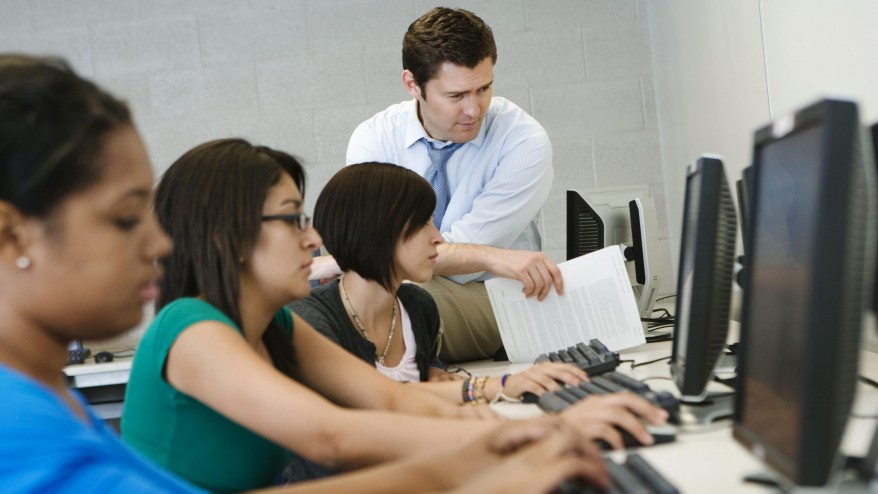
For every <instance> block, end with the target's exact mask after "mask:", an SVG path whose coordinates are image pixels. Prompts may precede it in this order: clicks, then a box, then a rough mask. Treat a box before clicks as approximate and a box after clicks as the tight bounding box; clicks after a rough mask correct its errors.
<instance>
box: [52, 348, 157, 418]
mask: <svg viewBox="0 0 878 494" xmlns="http://www.w3.org/2000/svg"><path fill="white" fill-rule="evenodd" d="M139 340H140V334H139V333H132V332H129V333H126V334H124V335H122V336H119V337H117V338H113V339H110V340H105V341H88V342H85V343H84V345H85V347H86V348H88V349H89V350H91V357H89V358H88V359H86V362H85V363H84V364H80V365H69V366H67V367H65V368H64V374H66V375H67V380H68V382H69V383H70V386H71V387H74V388H78V389H79V390H80V392H81V393H82V394H83V395H84V396H85V398H86V399H87V400H88V401H89V402H90V403H91V404H92V407H93V408H94V409H95V411H96V412H97V414H98V415H99V416H100V417H101V418H103V419H105V420H109V421H111V424H113V425H115V424H116V422H117V421H118V419H119V418H120V417H121V416H122V400H123V398H124V397H125V386H126V384H127V383H128V375H129V374H130V373H131V361H132V360H133V356H127V357H116V358H114V359H113V361H112V362H104V363H101V364H98V363H95V361H94V356H95V355H96V354H97V353H98V352H102V351H109V352H113V353H118V352H122V351H125V350H131V351H129V352H126V355H129V354H130V355H133V353H134V352H133V349H134V348H136V347H137V342H138V341H139Z"/></svg>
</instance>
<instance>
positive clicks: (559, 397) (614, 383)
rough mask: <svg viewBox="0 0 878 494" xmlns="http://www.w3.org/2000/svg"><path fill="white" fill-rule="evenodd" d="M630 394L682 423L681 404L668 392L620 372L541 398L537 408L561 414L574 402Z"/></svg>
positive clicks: (672, 419)
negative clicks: (656, 389) (593, 397)
mask: <svg viewBox="0 0 878 494" xmlns="http://www.w3.org/2000/svg"><path fill="white" fill-rule="evenodd" d="M620 391H631V392H633V393H635V394H638V395H640V396H642V397H643V398H645V399H646V400H647V401H649V402H651V403H652V404H654V405H656V406H658V407H661V408H663V409H665V411H667V412H668V422H670V423H672V424H678V423H679V422H680V401H679V400H678V399H677V398H676V397H675V396H674V395H672V394H671V393H669V392H667V391H654V390H653V389H652V388H650V387H649V385H648V384H646V383H643V382H640V381H638V380H637V379H634V378H633V377H630V376H626V375H625V374H622V373H619V372H607V373H604V374H602V375H599V376H594V377H592V378H591V381H590V382H587V381H584V382H581V383H579V384H578V385H577V386H567V387H564V388H561V389H559V390H557V391H553V392H550V393H546V394H544V395H542V396H540V397H539V399H538V400H537V405H538V406H539V407H540V408H541V409H542V410H543V411H545V412H548V413H558V412H560V411H561V410H564V409H565V408H567V407H569V406H570V405H572V404H573V403H576V402H577V401H579V400H581V399H583V398H585V397H587V396H590V395H594V394H599V395H603V394H609V393H617V392H620Z"/></svg>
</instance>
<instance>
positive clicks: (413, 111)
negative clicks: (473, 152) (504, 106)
mask: <svg viewBox="0 0 878 494" xmlns="http://www.w3.org/2000/svg"><path fill="white" fill-rule="evenodd" d="M406 104H407V106H408V108H407V110H408V112H407V113H408V118H407V119H406V129H405V147H406V149H408V148H410V147H412V146H413V145H415V144H416V143H417V142H418V141H420V140H421V139H423V138H427V139H430V136H428V135H427V131H426V130H424V126H423V125H422V124H421V121H420V120H418V100H416V99H414V98H412V99H411V100H410V101H408V102H406ZM487 134H488V115H485V119H484V120H482V127H481V128H480V129H479V135H477V136H476V138H475V139H473V140H471V141H468V142H465V143H463V144H474V145H476V146H477V147H482V143H483V142H484V141H485V136H486V135H487Z"/></svg>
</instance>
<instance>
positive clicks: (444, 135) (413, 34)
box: [315, 7, 563, 362]
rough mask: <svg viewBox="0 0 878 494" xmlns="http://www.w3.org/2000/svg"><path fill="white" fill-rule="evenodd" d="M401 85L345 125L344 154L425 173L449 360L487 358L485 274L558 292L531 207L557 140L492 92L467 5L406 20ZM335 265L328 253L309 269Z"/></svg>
mask: <svg viewBox="0 0 878 494" xmlns="http://www.w3.org/2000/svg"><path fill="white" fill-rule="evenodd" d="M402 62H403V63H402V65H403V71H402V83H403V86H404V88H405V90H406V91H407V92H408V93H409V94H410V95H411V97H412V99H411V100H409V101H405V102H402V103H399V104H396V105H393V106H390V107H388V108H387V109H386V110H384V111H382V112H379V113H378V114H376V115H375V116H373V117H372V118H370V119H368V120H366V121H365V122H363V123H361V124H360V125H359V126H358V127H357V128H356V130H354V132H353V134H352V135H351V138H350V142H349V144H348V149H347V157H346V161H347V163H348V164H355V163H364V162H370V161H377V162H384V163H396V164H399V165H401V166H404V167H406V168H409V169H411V170H413V171H415V172H416V173H418V174H419V175H421V176H423V177H424V178H426V179H427V180H428V182H430V184H431V186H432V187H433V188H434V189H435V191H436V196H437V199H438V200H437V203H436V207H435V211H434V214H433V221H434V224H435V226H436V228H437V229H438V230H439V231H440V233H441V234H442V237H443V238H444V240H445V242H444V243H443V244H441V245H439V246H438V250H439V254H440V255H439V258H438V260H437V263H436V266H435V273H434V274H435V276H434V277H433V278H432V279H431V280H430V281H428V282H426V283H424V284H423V286H424V287H425V288H426V289H427V290H428V291H429V292H430V293H431V294H432V296H433V298H434V299H435V300H436V304H437V306H438V307H439V314H440V315H441V318H442V327H443V336H442V338H443V345H442V351H441V353H440V357H441V358H442V360H443V361H445V362H460V361H467V360H476V359H482V358H488V357H492V356H494V354H495V352H497V350H498V348H500V347H501V343H502V342H501V340H500V333H499V330H498V329H497V321H496V319H495V318H494V313H493V311H492V309H491V305H490V302H489V300H488V296H487V293H486V291H485V286H484V283H483V282H484V280H486V279H488V278H490V277H492V276H500V277H504V278H511V279H516V280H519V281H521V283H522V285H523V289H522V290H523V291H524V292H525V293H526V294H527V295H528V296H537V297H538V298H539V299H540V300H542V299H544V298H545V297H546V295H548V293H549V291H550V290H551V289H552V288H554V289H555V290H556V291H557V292H558V293H559V294H561V293H563V279H562V277H561V272H560V270H559V269H558V267H557V266H556V265H555V264H554V263H553V262H552V261H551V260H549V258H548V257H546V256H545V255H544V254H543V253H542V252H540V251H541V248H542V239H541V236H540V231H539V228H538V226H537V217H538V215H539V212H540V210H541V208H542V207H543V205H544V204H545V202H546V199H547V198H548V196H549V191H550V188H551V185H552V176H553V171H552V145H551V142H550V141H549V137H548V135H547V134H546V131H545V130H544V129H543V127H542V126H541V125H540V124H539V123H538V122H537V121H536V120H534V118H533V117H531V116H530V115H528V114H527V113H526V112H525V111H524V110H522V109H521V108H519V107H518V106H517V105H515V104H514V103H512V102H511V101H508V100H506V99H504V98H501V97H493V86H494V70H493V69H494V64H495V63H496V62H497V47H496V44H495V42H494V35H493V33H492V31H491V28H490V27H489V26H488V25H487V24H485V22H484V21H483V20H482V19H480V18H479V17H478V16H476V15H475V14H473V13H472V12H469V11H466V10H463V9H449V8H445V7H437V8H434V9H432V10H430V11H429V12H427V13H426V14H424V15H423V16H421V17H420V18H418V19H417V20H415V21H414V22H413V23H412V24H411V25H410V26H409V28H408V31H407V32H406V33H405V36H404V38H403V46H402ZM338 273H339V270H338V267H337V266H336V263H334V262H333V261H332V258H331V257H328V256H325V257H321V258H319V259H318V260H317V261H316V264H315V277H317V278H321V279H323V278H329V277H330V276H332V275H334V274H338Z"/></svg>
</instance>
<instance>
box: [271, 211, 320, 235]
mask: <svg viewBox="0 0 878 494" xmlns="http://www.w3.org/2000/svg"><path fill="white" fill-rule="evenodd" d="M260 219H261V220H262V221H274V220H281V221H284V222H286V223H287V224H289V225H296V226H297V227H298V228H299V230H301V231H303V232H304V231H305V230H307V229H308V227H309V226H311V217H310V216H308V215H307V214H305V213H296V214H268V215H265V216H263V217H262V218H260Z"/></svg>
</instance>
